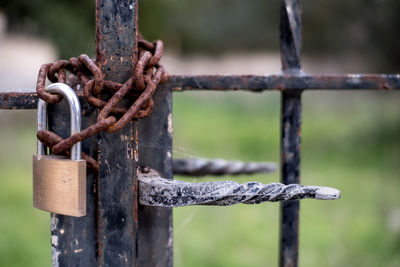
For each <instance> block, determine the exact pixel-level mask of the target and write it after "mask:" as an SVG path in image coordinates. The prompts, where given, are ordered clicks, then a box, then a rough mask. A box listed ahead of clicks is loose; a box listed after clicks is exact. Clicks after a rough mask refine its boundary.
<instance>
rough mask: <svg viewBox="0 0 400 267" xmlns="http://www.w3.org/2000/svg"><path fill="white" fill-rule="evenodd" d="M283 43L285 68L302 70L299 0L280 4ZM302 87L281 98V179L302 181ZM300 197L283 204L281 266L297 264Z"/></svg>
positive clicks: (284, 93)
mask: <svg viewBox="0 0 400 267" xmlns="http://www.w3.org/2000/svg"><path fill="white" fill-rule="evenodd" d="M280 47H281V61H282V71H283V72H284V73H290V74H298V73H300V72H301V65H300V50H301V7H300V0H283V1H282V5H281V21H280ZM300 133H301V91H297V90H296V91H288V92H282V98H281V181H282V183H284V184H293V183H300ZM299 207H300V205H299V201H298V200H292V201H286V202H283V203H282V204H281V224H280V256H279V259H280V266H281V267H296V266H297V265H298V243H299Z"/></svg>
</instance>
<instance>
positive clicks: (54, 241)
mask: <svg viewBox="0 0 400 267" xmlns="http://www.w3.org/2000/svg"><path fill="white" fill-rule="evenodd" d="M51 245H52V246H53V247H57V246H58V236H56V235H52V236H51Z"/></svg>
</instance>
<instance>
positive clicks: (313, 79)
mask: <svg viewBox="0 0 400 267" xmlns="http://www.w3.org/2000/svg"><path fill="white" fill-rule="evenodd" d="M96 2H97V9H96V53H97V56H99V55H100V54H101V56H102V57H104V59H105V61H104V62H105V63H104V64H103V65H102V66H101V68H102V71H103V73H104V74H105V76H106V79H109V80H113V81H115V82H120V83H123V82H124V81H126V80H127V79H128V78H129V77H130V75H131V73H132V66H131V64H130V62H131V59H132V58H134V57H135V56H136V55H135V53H136V47H137V19H138V16H137V11H138V1H137V0H130V1H113V0H97V1H96ZM280 12H281V20H280V48H281V61H282V73H281V74H277V75H258V76H257V75H243V76H242V75H223V76H217V75H202V76H174V75H171V76H170V78H169V80H168V82H166V83H164V84H162V85H160V86H159V88H158V89H157V92H156V94H155V95H154V103H155V105H154V106H155V109H154V111H153V113H152V115H151V116H150V117H148V118H146V119H143V120H140V121H138V122H136V121H132V122H130V123H129V124H128V126H127V127H125V128H124V129H123V130H122V131H121V132H119V133H115V134H105V133H101V134H99V135H98V136H95V137H92V138H90V139H88V140H86V141H85V142H84V143H83V151H84V152H85V153H86V154H88V155H90V156H92V157H98V159H99V164H100V165H99V166H100V168H99V173H98V176H94V175H93V174H89V175H88V178H87V179H88V180H87V182H88V188H87V196H88V197H87V216H85V217H81V218H73V217H68V216H62V215H56V214H53V215H52V217H51V231H52V241H53V243H52V255H53V265H54V266H172V265H173V261H172V255H173V247H172V209H171V208H165V207H151V206H145V205H140V204H139V195H138V186H139V181H138V172H137V169H138V166H148V167H149V168H151V169H154V170H156V171H157V172H158V173H159V175H160V176H162V177H164V178H167V179H172V157H171V155H172V151H171V147H172V131H171V123H172V122H171V120H172V117H171V112H172V109H171V98H172V92H173V91H175V92H179V91H188V90H225V91H236V90H245V91H254V92H258V91H271V90H277V91H280V92H281V182H282V183H283V184H298V183H300V129H301V116H302V107H301V94H302V92H303V91H304V90H354V89H355V90H368V89H372V90H394V89H399V88H400V75H398V74H397V75H386V74H382V75H376V74H347V75H310V74H305V73H303V72H302V71H301V62H300V50H301V39H302V36H301V8H300V0H282V4H281V10H280ZM0 96H1V97H0V108H2V109H35V108H36V106H37V101H38V98H37V96H36V93H35V92H34V91H33V90H32V91H30V90H27V91H22V90H17V91H13V92H1V93H0ZM78 96H80V97H82V93H81V92H78ZM82 105H83V106H82V107H83V110H84V112H83V117H82V122H83V126H84V127H87V126H89V125H91V124H93V123H94V122H95V120H96V112H97V110H96V109H95V108H93V107H91V106H89V105H88V104H86V103H85V102H84V101H82ZM67 113H68V109H67V107H66V105H65V103H64V105H55V106H50V107H49V127H50V129H51V130H52V131H54V132H56V133H57V134H59V135H62V136H65V135H67V131H68V130H67V129H68V127H66V126H67V125H68V123H69V122H68V115H67ZM144 143H157V144H159V146H157V148H154V147H146V146H141V144H144ZM121 151H122V152H121ZM298 235H299V201H298V200H289V201H285V202H283V203H282V204H281V223H280V266H288V267H289V266H297V264H298ZM78 244H79V246H78Z"/></svg>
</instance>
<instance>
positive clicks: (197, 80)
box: [160, 73, 400, 92]
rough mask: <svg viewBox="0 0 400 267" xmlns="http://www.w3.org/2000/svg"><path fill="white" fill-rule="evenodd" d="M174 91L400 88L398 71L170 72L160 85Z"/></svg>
mask: <svg viewBox="0 0 400 267" xmlns="http://www.w3.org/2000/svg"><path fill="white" fill-rule="evenodd" d="M160 86H162V87H166V88H172V90H174V91H192V90H217V91H236V90H242V91H256V92H258V91H264V90H278V91H286V90H298V89H303V90H365V89H381V90H394V89H400V75H399V74H358V73H354V74H329V75H320V74H305V73H283V74H270V75H193V76H186V75H171V76H170V78H169V80H168V82H167V83H165V84H162V85H160Z"/></svg>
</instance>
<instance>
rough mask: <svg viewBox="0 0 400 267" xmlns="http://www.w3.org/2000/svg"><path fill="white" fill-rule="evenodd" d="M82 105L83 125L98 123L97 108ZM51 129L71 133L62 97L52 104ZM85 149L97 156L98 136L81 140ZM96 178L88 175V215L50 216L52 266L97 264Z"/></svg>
mask: <svg viewBox="0 0 400 267" xmlns="http://www.w3.org/2000/svg"><path fill="white" fill-rule="evenodd" d="M80 102H81V106H82V111H83V112H82V128H86V127H88V126H90V125H92V124H93V123H95V122H96V109H95V108H93V107H91V106H90V105H89V104H88V103H87V102H86V101H84V100H83V101H82V100H81V101H80ZM48 110H49V113H48V116H49V128H50V130H51V131H53V132H55V133H57V134H58V135H60V136H62V137H64V138H65V137H67V136H68V135H69V128H70V120H69V116H70V114H69V107H68V105H67V104H66V103H65V101H64V100H63V101H62V102H61V103H59V104H54V105H52V104H49V108H48ZM82 151H83V152H85V153H86V154H88V155H90V156H92V157H96V155H97V138H96V137H95V136H94V137H91V138H89V139H87V140H85V141H83V142H82ZM95 180H96V177H95V175H94V174H93V173H90V172H89V173H88V175H87V188H86V195H87V198H86V203H87V209H86V214H87V215H86V216H84V217H79V218H76V217H70V216H63V215H57V214H52V215H51V245H52V249H51V250H52V261H53V266H88V267H92V266H97V247H96V244H97V223H96V214H97V211H96V207H97V203H96V199H97V194H96V188H95V184H96V183H95Z"/></svg>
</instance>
